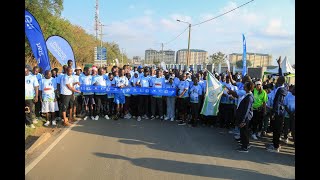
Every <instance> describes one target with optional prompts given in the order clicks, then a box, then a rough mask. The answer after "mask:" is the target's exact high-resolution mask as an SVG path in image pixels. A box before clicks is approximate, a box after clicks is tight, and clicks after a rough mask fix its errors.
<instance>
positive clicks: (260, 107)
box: [251, 80, 268, 140]
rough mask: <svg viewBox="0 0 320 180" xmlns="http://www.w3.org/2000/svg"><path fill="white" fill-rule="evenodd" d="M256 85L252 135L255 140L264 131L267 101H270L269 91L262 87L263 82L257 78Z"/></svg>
mask: <svg viewBox="0 0 320 180" xmlns="http://www.w3.org/2000/svg"><path fill="white" fill-rule="evenodd" d="M255 85H256V87H255V88H254V90H253V97H254V103H253V105H252V107H253V117H252V121H251V122H252V135H251V137H252V138H253V139H254V140H257V139H258V138H257V137H259V138H260V137H261V131H262V121H263V119H264V116H265V114H266V112H267V110H266V103H267V102H268V95H267V92H266V91H265V90H264V89H263V88H262V82H261V81H260V80H257V81H256V82H255Z"/></svg>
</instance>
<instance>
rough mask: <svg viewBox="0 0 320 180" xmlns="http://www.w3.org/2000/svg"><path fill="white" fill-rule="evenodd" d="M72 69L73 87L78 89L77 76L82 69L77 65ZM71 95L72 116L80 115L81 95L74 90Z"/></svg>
mask: <svg viewBox="0 0 320 180" xmlns="http://www.w3.org/2000/svg"><path fill="white" fill-rule="evenodd" d="M74 71H75V74H74V75H73V83H74V86H73V87H74V88H75V89H76V90H80V82H79V78H80V73H81V72H82V69H81V67H80V66H77V67H76V69H75V70H74ZM73 97H74V103H73V116H74V118H75V117H76V116H78V117H80V116H81V112H82V95H81V93H78V92H75V93H73Z"/></svg>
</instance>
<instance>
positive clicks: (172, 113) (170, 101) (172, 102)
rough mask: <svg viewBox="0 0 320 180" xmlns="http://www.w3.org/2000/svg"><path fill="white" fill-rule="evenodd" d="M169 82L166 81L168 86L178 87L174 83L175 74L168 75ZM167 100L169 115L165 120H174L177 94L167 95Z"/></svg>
mask: <svg viewBox="0 0 320 180" xmlns="http://www.w3.org/2000/svg"><path fill="white" fill-rule="evenodd" d="M168 79H169V80H168V82H167V83H166V86H165V87H166V88H177V86H176V85H175V84H174V82H173V79H174V77H173V76H169V77H168ZM166 100H167V117H166V118H164V120H169V119H170V121H174V118H175V104H176V97H175V96H168V97H166Z"/></svg>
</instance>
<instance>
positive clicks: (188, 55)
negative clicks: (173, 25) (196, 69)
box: [177, 19, 191, 68]
mask: <svg viewBox="0 0 320 180" xmlns="http://www.w3.org/2000/svg"><path fill="white" fill-rule="evenodd" d="M177 21H178V22H182V23H186V24H188V25H189V37H188V54H187V67H188V68H189V60H190V32H191V24H190V23H189V22H185V21H181V20H179V19H177Z"/></svg>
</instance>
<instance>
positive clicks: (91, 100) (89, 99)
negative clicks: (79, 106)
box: [83, 94, 95, 106]
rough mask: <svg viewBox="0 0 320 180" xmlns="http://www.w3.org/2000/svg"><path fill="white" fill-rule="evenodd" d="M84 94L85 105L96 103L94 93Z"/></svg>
mask: <svg viewBox="0 0 320 180" xmlns="http://www.w3.org/2000/svg"><path fill="white" fill-rule="evenodd" d="M83 96H84V105H86V106H88V105H91V104H95V102H94V98H93V94H91V95H83Z"/></svg>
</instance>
